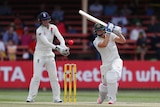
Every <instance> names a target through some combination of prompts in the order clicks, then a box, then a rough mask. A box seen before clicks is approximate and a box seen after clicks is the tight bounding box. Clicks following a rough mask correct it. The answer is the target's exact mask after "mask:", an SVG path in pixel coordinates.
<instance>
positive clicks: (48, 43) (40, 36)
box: [36, 32, 56, 49]
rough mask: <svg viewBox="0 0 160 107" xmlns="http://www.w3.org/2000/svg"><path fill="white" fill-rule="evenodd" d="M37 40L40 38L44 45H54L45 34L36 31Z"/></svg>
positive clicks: (52, 46) (53, 46) (54, 46)
mask: <svg viewBox="0 0 160 107" xmlns="http://www.w3.org/2000/svg"><path fill="white" fill-rule="evenodd" d="M36 35H37V38H38V40H40V41H41V42H42V43H43V44H44V45H45V46H47V47H49V48H52V49H55V48H56V45H54V44H52V43H50V42H49V41H48V40H47V38H46V37H45V36H43V35H42V33H41V32H36Z"/></svg>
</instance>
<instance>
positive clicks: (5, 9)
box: [0, 0, 12, 15]
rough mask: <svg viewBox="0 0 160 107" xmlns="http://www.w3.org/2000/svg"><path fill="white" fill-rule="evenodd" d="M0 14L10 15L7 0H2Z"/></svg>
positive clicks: (10, 10) (10, 11)
mask: <svg viewBox="0 0 160 107" xmlns="http://www.w3.org/2000/svg"><path fill="white" fill-rule="evenodd" d="M0 15H12V9H11V7H10V6H9V5H8V1H7V0H4V2H3V5H0Z"/></svg>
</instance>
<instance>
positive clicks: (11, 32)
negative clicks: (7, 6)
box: [3, 24, 19, 45]
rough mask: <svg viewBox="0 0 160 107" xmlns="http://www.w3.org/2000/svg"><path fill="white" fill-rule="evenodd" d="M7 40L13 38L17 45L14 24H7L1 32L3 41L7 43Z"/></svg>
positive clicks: (17, 40) (17, 39)
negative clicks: (6, 28) (3, 31)
mask: <svg viewBox="0 0 160 107" xmlns="http://www.w3.org/2000/svg"><path fill="white" fill-rule="evenodd" d="M9 40H13V41H14V43H15V44H16V45H18V43H19V38H18V35H17V33H16V31H15V26H14V24H11V25H9V27H8V30H6V31H5V33H4V34H3V42H4V43H5V45H6V44H7V43H8V41H9Z"/></svg>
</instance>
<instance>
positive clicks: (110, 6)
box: [104, 0, 118, 16]
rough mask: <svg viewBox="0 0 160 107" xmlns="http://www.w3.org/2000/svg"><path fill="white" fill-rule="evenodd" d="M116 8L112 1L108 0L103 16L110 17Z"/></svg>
mask: <svg viewBox="0 0 160 107" xmlns="http://www.w3.org/2000/svg"><path fill="white" fill-rule="evenodd" d="M117 8H118V6H117V5H115V4H114V0H109V3H107V5H105V6H104V15H105V16H112V15H114V14H115V12H116V11H117Z"/></svg>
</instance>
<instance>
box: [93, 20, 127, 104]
mask: <svg viewBox="0 0 160 107" xmlns="http://www.w3.org/2000/svg"><path fill="white" fill-rule="evenodd" d="M94 32H95V34H96V36H97V37H96V38H95V40H94V41H93V44H94V46H95V47H96V49H97V50H98V52H99V53H100V55H101V59H102V65H101V66H100V71H101V79H102V82H101V83H100V84H99V98H98V99H97V103H98V104H101V103H102V102H103V101H104V100H105V98H106V97H107V98H108V104H113V103H115V102H116V94H117V89H118V80H119V79H120V78H121V73H122V66H123V61H122V59H121V58H120V56H119V53H118V49H117V46H116V42H117V43H125V42H126V39H125V37H124V36H123V35H122V33H121V27H119V26H115V25H113V24H112V23H108V24H107V27H105V26H103V25H101V24H98V23H97V24H95V26H94Z"/></svg>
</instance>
